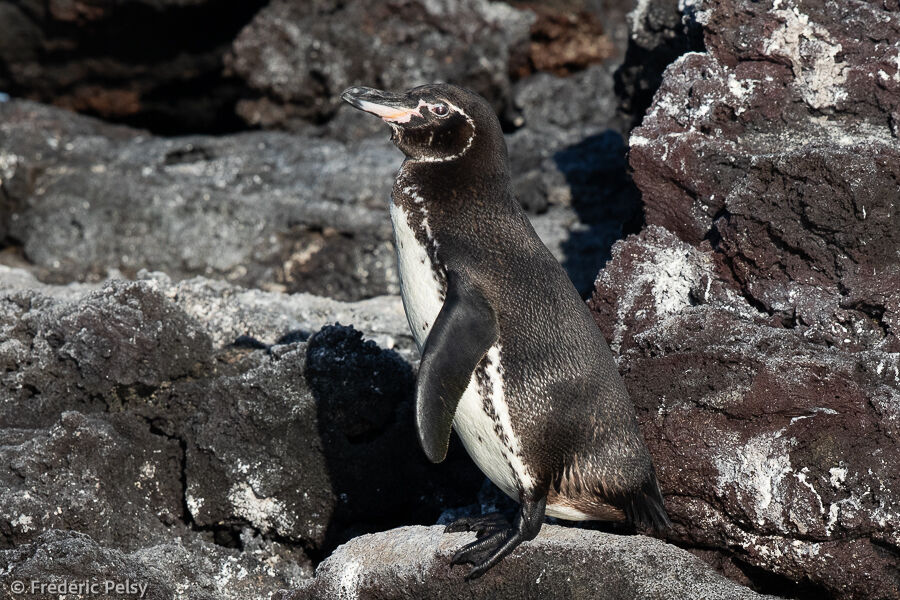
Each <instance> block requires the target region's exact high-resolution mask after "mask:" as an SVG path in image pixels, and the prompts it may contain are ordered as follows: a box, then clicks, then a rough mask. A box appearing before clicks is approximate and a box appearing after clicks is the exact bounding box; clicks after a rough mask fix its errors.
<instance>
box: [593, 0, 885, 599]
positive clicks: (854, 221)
mask: <svg viewBox="0 0 900 600" xmlns="http://www.w3.org/2000/svg"><path fill="white" fill-rule="evenodd" d="M684 4H685V5H686V6H683V7H682V8H683V9H684V14H685V19H686V20H687V21H689V22H690V23H691V24H692V25H693V26H695V27H700V28H702V31H703V34H704V41H705V46H706V50H707V51H706V52H702V53H699V52H692V53H688V54H685V55H683V56H681V57H680V58H679V59H677V60H676V61H675V62H674V63H672V64H671V65H670V66H669V67H668V69H667V70H666V72H665V75H664V77H663V82H662V86H661V87H660V89H659V91H658V92H657V94H656V96H655V97H654V101H653V104H652V106H651V107H650V109H649V111H648V113H647V115H646V116H645V117H644V119H643V122H642V123H641V126H640V127H638V128H636V129H634V130H633V131H632V133H631V136H630V139H629V148H630V153H629V156H630V162H631V166H632V167H633V169H634V179H635V182H636V183H637V185H638V187H639V188H640V190H641V192H642V197H643V202H644V207H645V217H646V220H647V223H648V227H647V228H646V229H645V230H644V231H642V232H641V234H640V235H638V236H635V237H632V238H629V239H627V240H625V241H623V242H619V243H618V244H617V245H616V246H615V247H614V250H613V258H612V260H611V262H610V263H609V264H608V265H607V267H606V268H605V270H603V271H602V272H601V273H600V275H599V277H598V279H597V282H596V288H595V292H594V296H593V298H592V300H591V306H592V308H593V309H594V312H595V315H596V317H597V321H598V323H599V324H600V325H601V327H602V328H603V329H604V331H605V332H606V334H607V336H608V338H609V339H610V341H611V343H612V345H613V348H614V349H615V350H617V351H618V352H619V361H620V362H619V365H620V368H621V370H622V372H623V373H624V374H625V377H626V383H627V385H628V388H629V390H630V392H631V394H632V397H633V399H634V400H635V403H636V404H637V405H638V406H639V407H640V411H641V413H642V416H641V420H642V423H643V426H644V433H645V436H646V438H647V442H648V445H649V446H650V448H651V451H652V452H653V455H654V458H655V460H656V464H657V468H658V469H659V471H660V478H661V484H662V487H663V490H664V492H665V493H666V495H667V507H668V508H669V511H670V514H672V515H673V518H674V520H675V521H676V527H675V529H674V530H673V532H672V533H671V535H672V537H673V539H677V540H679V541H680V542H681V543H685V544H688V545H693V546H696V547H697V548H698V550H697V551H698V553H701V554H705V555H707V556H710V558H711V559H712V560H722V558H721V557H723V556H727V557H728V558H726V559H725V560H724V562H723V568H724V569H726V570H732V572H734V573H735V574H736V576H737V577H740V573H744V574H745V575H747V574H749V578H750V579H753V578H754V577H757V578H758V576H759V571H757V570H756V569H762V570H763V571H764V572H768V573H770V574H773V575H777V576H784V577H785V578H787V579H789V580H792V581H794V582H799V585H797V584H794V585H795V586H796V588H795V589H798V590H801V591H802V590H803V589H806V590H807V591H809V590H813V591H815V593H827V594H833V595H835V596H836V597H847V598H873V597H877V598H896V597H897V596H896V594H897V589H900V588H898V583H900V571H898V568H897V565H898V556H900V477H898V471H897V469H896V467H895V465H896V464H898V461H900V443H898V441H897V440H898V433H900V370H898V369H900V339H898V331H900V252H898V251H900V213H898V208H900V138H898V129H897V124H898V120H897V118H898V110H900V20H898V19H897V18H896V8H897V7H896V3H895V5H894V6H893V8H892V7H891V6H888V5H882V4H875V3H871V4H864V3H817V2H794V1H789V0H788V1H783V0H775V1H774V2H742V1H729V2H719V3H713V2H699V3H687V2H686V3H684ZM860 31H866V32H867V34H866V35H860V34H859V32H860ZM710 549H713V550H714V551H713V552H710ZM803 586H806V587H803Z"/></svg>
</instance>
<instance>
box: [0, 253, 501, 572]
mask: <svg viewBox="0 0 900 600" xmlns="http://www.w3.org/2000/svg"><path fill="white" fill-rule="evenodd" d="M143 276H144V277H145V279H143V280H141V281H124V280H111V281H108V282H106V283H105V284H102V286H91V285H85V284H78V285H72V286H53V285H47V284H41V283H39V282H38V281H37V280H35V279H34V278H33V277H32V276H30V275H29V274H28V273H27V272H25V271H23V270H15V269H9V268H6V267H2V268H0V305H2V306H4V307H7V311H6V312H5V313H4V315H5V318H6V322H5V323H4V322H3V321H2V320H0V324H2V325H0V326H2V327H4V328H5V329H6V330H7V331H9V332H10V337H9V339H8V340H6V341H4V342H3V343H2V344H0V348H2V349H3V351H4V353H5V354H4V359H5V363H4V370H3V373H4V385H5V386H6V388H5V389H4V396H3V402H2V403H0V407H2V409H3V411H2V413H0V438H2V440H0V462H4V463H5V464H7V465H8V469H7V477H6V480H3V481H0V488H2V489H3V491H2V492H0V505H2V509H0V543H2V546H5V547H8V546H17V545H20V544H22V543H25V542H31V541H33V540H34V539H36V537H37V536H39V535H40V534H41V533H42V532H44V531H46V530H48V529H51V528H52V529H73V530H76V531H80V532H82V533H85V534H87V535H90V536H91V538H93V539H94V540H95V541H96V542H97V543H98V544H100V545H102V546H108V547H110V548H113V549H116V550H121V551H123V552H137V551H139V550H140V551H145V550H147V549H148V548H150V547H152V546H157V545H160V544H168V543H170V542H172V540H174V539H175V538H177V537H179V536H185V535H189V534H190V535H200V536H202V537H203V538H204V539H207V541H211V540H214V541H215V542H216V543H218V544H220V545H224V546H226V547H228V548H230V549H243V550H244V551H245V552H246V548H247V546H248V544H249V543H250V542H247V541H244V540H243V537H246V535H250V536H251V538H252V537H254V536H256V537H258V536H262V540H261V543H262V542H265V543H269V542H271V541H273V540H277V541H279V542H280V543H283V544H285V545H286V546H287V547H288V550H291V547H292V548H293V549H292V551H296V552H297V553H298V556H303V554H304V550H303V549H305V550H308V551H310V552H312V553H314V554H319V555H320V554H321V553H323V552H327V551H328V550H330V549H331V548H333V547H334V546H335V545H337V544H338V543H340V542H343V541H345V540H346V539H348V538H349V537H351V536H352V535H353V534H355V533H357V532H366V531H372V530H376V529H380V528H384V527H392V526H395V525H399V524H406V523H410V522H413V523H416V522H418V523H433V522H434V521H435V520H436V519H437V518H438V517H439V515H440V514H441V512H442V511H443V510H444V508H446V506H463V505H469V504H471V503H473V502H474V501H476V499H477V493H478V489H479V487H480V485H481V482H482V481H483V476H482V475H481V474H480V473H479V472H478V470H477V469H476V468H475V467H474V465H472V463H471V461H470V460H469V459H468V458H467V457H466V456H465V454H464V452H463V451H462V449H461V446H455V448H454V449H453V450H452V451H451V454H450V457H449V458H448V460H447V461H446V462H445V463H444V464H442V465H440V466H434V465H432V464H431V463H429V462H428V460H427V459H426V458H425V455H424V454H423V453H422V452H421V450H420V448H419V446H418V442H417V438H416V435H415V432H414V429H413V408H412V382H413V371H412V368H411V366H410V365H409V363H408V362H407V361H406V360H405V359H404V358H403V357H402V356H401V354H398V353H397V352H395V351H393V350H384V349H382V348H380V347H378V346H377V345H376V344H375V343H374V342H372V341H366V340H364V339H363V338H362V333H360V332H359V331H356V330H354V329H353V328H351V327H342V326H330V327H326V328H324V329H322V330H321V331H320V332H319V333H316V334H313V335H311V336H310V334H309V333H303V332H304V331H306V332H314V331H316V330H317V329H318V328H319V327H321V324H322V322H323V319H324V320H327V319H330V318H334V317H336V316H337V317H341V318H346V319H348V321H349V320H352V321H355V322H357V323H358V324H359V325H360V327H361V328H363V330H365V331H367V332H368V331H371V332H372V335H373V336H374V337H376V338H377V339H379V340H380V341H382V343H385V344H390V345H392V346H394V347H396V348H398V350H400V351H402V352H403V356H410V355H411V353H412V349H411V346H412V342H411V340H410V339H409V336H408V326H407V324H406V319H405V317H404V316H403V312H402V308H401V307H400V301H399V298H397V297H392V298H378V299H372V300H368V301H365V302H362V303H359V304H357V305H350V304H344V303H341V302H336V301H334V300H329V299H324V298H315V297H312V296H308V295H306V296H304V295H297V296H291V297H287V296H284V295H282V294H278V293H266V292H261V291H258V290H242V289H240V288H236V287H234V286H229V285H228V284H225V283H222V282H215V281H209V280H202V279H193V280H189V281H185V282H181V283H173V282H172V280H171V279H169V278H167V277H166V276H164V275H161V274H159V275H154V276H150V275H146V274H144V275H143ZM98 288H99V289H98ZM288 328H290V329H288ZM291 331H294V332H295V333H292V334H291V333H290V332H291ZM207 332H208V333H207ZM237 332H240V333H242V334H251V335H256V336H260V337H261V338H262V340H264V341H267V342H274V343H273V344H271V345H267V344H263V347H264V348H266V349H265V350H254V351H250V350H247V349H242V348H235V347H232V346H231V345H230V343H231V341H233V340H234V339H235V338H236V337H237ZM285 334H289V335H285ZM307 338H308V341H306V342H304V341H302V340H305V339H307ZM29 348H33V349H34V352H29V350H28V349H29ZM38 370H41V371H42V372H43V374H44V376H43V378H41V377H39V376H38V375H37V371H38ZM18 382H25V383H27V385H25V384H22V385H20V384H19V383H18ZM28 386H32V387H28ZM44 396H46V398H44ZM31 405H34V407H32V406H31ZM35 407H36V408H35ZM74 410H78V411H80V412H74ZM86 412H89V413H91V414H82V413H86ZM0 479H3V476H2V475H0ZM85 507H90V508H89V510H88V509H86V508H85ZM119 519H122V520H123V522H119ZM247 532H249V533H247ZM251 541H252V540H251ZM285 560H287V559H285ZM291 560H293V559H291ZM298 560H299V559H298ZM304 560H305V559H304ZM288 562H290V561H288ZM294 563H296V561H294ZM294 563H291V564H294ZM285 564H287V563H285ZM285 568H287V567H285ZM279 572H281V571H279Z"/></svg>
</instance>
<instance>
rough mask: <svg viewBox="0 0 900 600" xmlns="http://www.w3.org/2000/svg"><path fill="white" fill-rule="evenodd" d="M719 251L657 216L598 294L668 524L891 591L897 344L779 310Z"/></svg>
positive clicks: (733, 549)
mask: <svg viewBox="0 0 900 600" xmlns="http://www.w3.org/2000/svg"><path fill="white" fill-rule="evenodd" d="M720 260H721V257H720V256H717V254H716V253H715V252H712V251H710V250H709V249H706V250H703V249H698V248H696V247H693V246H691V245H689V244H686V243H684V242H682V241H680V240H678V239H677V238H676V237H675V236H674V235H673V234H672V233H670V232H668V231H666V230H664V229H662V228H659V227H655V226H650V227H648V228H647V229H646V230H645V231H644V232H642V233H641V234H640V235H639V236H636V237H631V238H629V239H628V240H627V241H625V242H620V243H619V244H617V245H616V247H615V249H614V256H613V259H612V260H611V261H610V263H608V265H607V267H606V269H605V270H604V271H603V272H602V273H601V275H600V277H599V278H598V281H597V289H596V291H595V294H594V297H593V299H592V301H591V305H592V308H593V309H594V311H595V314H596V316H597V320H598V323H599V324H600V325H601V327H602V328H603V329H604V333H605V334H606V335H607V337H608V339H610V341H611V343H612V345H613V348H614V349H615V350H617V351H618V356H619V368H620V370H621V371H622V372H623V373H624V375H625V382H626V385H627V387H628V389H629V391H630V393H631V396H632V399H633V400H634V402H635V404H636V406H637V407H638V410H639V414H640V420H641V423H642V426H643V430H644V436H645V438H646V440H647V443H648V446H649V447H650V451H651V453H652V454H653V456H654V460H655V463H656V467H657V471H658V474H659V477H660V485H661V487H662V489H663V492H664V494H665V495H666V507H667V509H668V511H669V515H670V516H671V517H672V519H673V521H674V522H675V526H674V528H673V529H672V530H671V531H670V532H669V534H668V536H667V537H668V539H671V540H674V541H676V542H678V543H681V544H686V545H687V546H688V547H696V548H701V549H704V550H711V549H719V550H720V551H722V552H723V553H724V555H725V556H727V557H730V558H728V559H727V560H726V562H730V563H732V565H731V568H734V567H737V569H735V571H736V573H737V575H738V576H740V573H741V572H742V571H743V572H744V574H745V576H749V578H750V580H754V581H756V582H757V583H758V584H765V578H764V577H760V574H759V573H757V572H755V570H754V568H756V569H762V570H764V571H767V572H769V573H774V574H777V575H779V576H783V577H784V578H786V580H791V581H797V582H802V583H804V584H807V587H808V589H809V590H812V591H810V594H819V595H831V594H833V595H834V597H846V598H896V594H897V590H898V589H900V588H898V583H900V560H898V558H900V476H898V473H897V469H896V468H895V465H896V464H898V461H900V444H898V439H900V438H898V433H900V429H898V424H900V375H898V371H897V367H898V365H900V355H898V354H897V353H896V352H888V351H885V350H883V349H864V350H851V349H846V348H840V347H835V346H832V347H829V346H827V345H825V344H821V343H817V342H816V341H815V339H814V338H813V339H810V337H809V336H808V335H807V333H808V332H809V329H808V328H806V327H802V326H801V327H797V328H794V329H786V328H784V327H782V326H780V325H778V324H775V323H773V322H772V321H771V319H770V317H768V315H766V314H765V313H760V312H759V311H757V310H756V309H755V308H753V307H752V306H751V305H749V304H748V303H747V302H746V300H745V299H744V298H743V296H741V294H740V291H739V290H737V289H735V286H734V282H733V281H732V280H730V279H728V278H723V276H722V275H721V270H722V269H721V264H720V262H719V261H720ZM712 440H715V442H714V443H713V442H712ZM769 583H770V584H771V585H774V583H772V582H769ZM783 584H784V581H782V582H781V584H779V585H783ZM792 589H794V588H793V587H792V586H787V587H786V588H784V590H785V591H790V590H792ZM798 589H799V588H798ZM804 589H805V588H804ZM794 591H796V590H794Z"/></svg>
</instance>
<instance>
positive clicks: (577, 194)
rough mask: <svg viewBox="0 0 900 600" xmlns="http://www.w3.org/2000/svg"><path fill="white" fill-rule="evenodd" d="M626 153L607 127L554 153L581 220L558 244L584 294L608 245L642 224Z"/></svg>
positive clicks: (619, 137) (618, 137) (606, 257)
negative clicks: (562, 241) (566, 238)
mask: <svg viewBox="0 0 900 600" xmlns="http://www.w3.org/2000/svg"><path fill="white" fill-rule="evenodd" d="M626 151H627V147H626V145H625V140H623V139H622V135H621V134H620V133H619V132H617V131H615V130H613V129H607V130H605V131H603V132H602V133H598V134H596V135H592V136H589V137H586V138H585V139H583V140H581V141H580V142H578V143H577V144H574V145H572V146H568V147H566V148H563V149H562V150H560V151H558V152H556V153H555V154H554V155H553V160H554V162H555V163H556V167H557V168H558V169H559V170H560V172H562V174H563V175H564V177H565V179H566V183H567V184H568V185H569V188H570V190H571V194H572V200H571V202H572V207H573V208H574V209H575V212H576V213H577V214H578V217H579V220H580V221H581V224H580V226H579V227H576V228H573V229H572V231H571V234H570V236H569V239H568V240H567V241H566V242H564V243H563V250H564V253H565V256H566V258H565V260H564V261H563V267H565V269H566V271H567V272H568V273H569V277H571V278H572V281H573V283H574V284H575V287H576V289H577V290H578V292H579V293H580V294H581V295H582V296H585V297H586V296H587V295H589V294H590V291H591V289H592V286H593V283H594V282H593V279H594V275H595V274H596V273H597V271H598V270H600V269H601V268H603V266H604V265H605V264H606V262H607V261H608V260H609V258H610V256H611V250H612V245H613V244H614V243H615V242H617V241H618V240H620V239H622V238H624V237H625V236H627V235H629V234H631V233H637V232H638V231H640V230H641V228H642V227H643V225H644V217H643V213H642V210H641V208H642V207H641V196H640V192H639V191H638V189H637V187H635V185H634V182H633V181H632V179H631V175H630V174H629V173H628V162H627V160H626Z"/></svg>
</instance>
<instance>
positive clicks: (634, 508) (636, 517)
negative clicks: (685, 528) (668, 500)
mask: <svg viewBox="0 0 900 600" xmlns="http://www.w3.org/2000/svg"><path fill="white" fill-rule="evenodd" d="M624 500H625V502H624V503H623V507H622V508H623V511H624V512H625V519H626V520H627V521H628V522H629V523H631V524H632V525H635V526H637V527H649V528H653V529H655V530H656V531H662V530H663V529H668V528H669V527H670V526H671V525H672V522H671V521H670V520H669V515H668V514H666V507H665V504H664V502H663V496H662V492H661V491H660V490H659V483H658V482H657V481H656V474H654V473H653V472H651V473H650V477H648V478H647V479H645V480H644V483H643V485H641V487H640V488H639V489H637V490H635V491H634V492H632V493H631V494H629V495H628V496H626V498H625V499H624Z"/></svg>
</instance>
